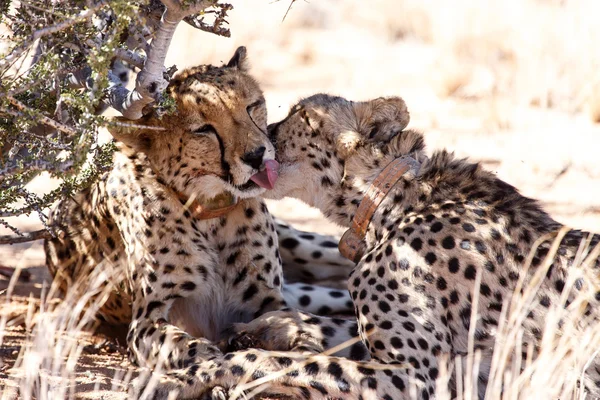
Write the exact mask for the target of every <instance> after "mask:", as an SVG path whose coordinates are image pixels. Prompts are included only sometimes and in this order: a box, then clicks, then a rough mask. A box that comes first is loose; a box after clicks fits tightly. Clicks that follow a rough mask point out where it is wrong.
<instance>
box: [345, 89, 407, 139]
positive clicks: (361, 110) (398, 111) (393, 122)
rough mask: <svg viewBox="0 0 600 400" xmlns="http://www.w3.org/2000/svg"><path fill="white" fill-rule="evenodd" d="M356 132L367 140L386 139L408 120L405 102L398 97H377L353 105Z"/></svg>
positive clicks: (399, 129) (398, 130) (402, 127)
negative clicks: (356, 126)
mask: <svg viewBox="0 0 600 400" xmlns="http://www.w3.org/2000/svg"><path fill="white" fill-rule="evenodd" d="M354 109H355V113H356V119H357V123H358V132H359V133H360V134H361V135H363V137H365V139H366V140H367V141H387V140H389V139H390V138H391V137H393V136H394V135H396V134H397V133H399V132H401V131H402V130H403V129H404V128H406V126H407V125H408V122H409V121H410V114H409V112H408V108H407V107H406V103H405V102H404V100H402V99H401V98H400V97H379V98H377V99H374V100H369V101H366V102H361V103H356V104H355V106H354Z"/></svg>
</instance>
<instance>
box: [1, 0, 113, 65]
mask: <svg viewBox="0 0 600 400" xmlns="http://www.w3.org/2000/svg"><path fill="white" fill-rule="evenodd" d="M105 5H106V3H105V2H103V1H101V2H100V3H98V4H95V5H94V6H93V7H91V8H88V9H87V10H83V11H81V12H80V13H79V14H77V15H76V16H74V17H73V18H71V19H68V20H66V21H63V22H61V23H58V24H56V25H52V26H48V27H46V28H42V29H39V30H37V31H35V32H33V34H32V35H31V38H30V39H29V40H26V41H24V42H23V43H22V44H21V45H20V46H17V47H16V48H14V49H13V50H12V51H11V52H10V54H9V55H7V56H6V57H5V58H4V60H2V61H0V67H4V66H5V65H7V64H8V63H11V62H12V61H14V60H15V59H17V58H19V57H20V56H21V54H23V52H24V51H25V49H26V48H27V47H28V46H29V45H30V44H31V43H33V42H35V41H36V40H38V39H40V38H42V37H44V36H48V35H52V34H54V33H57V32H60V31H63V30H65V29H68V28H70V27H72V26H73V25H75V24H78V23H79V22H82V21H85V20H87V19H89V18H91V17H93V16H94V14H95V13H96V11H98V10H99V9H100V8H102V7H104V6H105Z"/></svg>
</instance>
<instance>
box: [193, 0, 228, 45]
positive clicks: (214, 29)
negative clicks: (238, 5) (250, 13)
mask: <svg viewBox="0 0 600 400" xmlns="http://www.w3.org/2000/svg"><path fill="white" fill-rule="evenodd" d="M219 6H220V9H219V10H214V11H207V12H205V13H200V14H196V15H190V16H188V17H185V18H184V19H183V20H184V21H185V22H187V23H188V24H189V25H191V26H193V27H194V28H196V29H199V30H201V31H204V32H210V33H214V34H215V35H219V36H224V37H230V36H231V31H230V30H229V29H228V28H225V27H223V26H222V25H223V24H225V23H227V21H226V20H225V18H227V12H228V11H230V10H232V9H233V6H232V5H231V4H219ZM206 14H215V19H214V21H213V23H212V24H210V25H209V24H207V23H205V22H204V15H206Z"/></svg>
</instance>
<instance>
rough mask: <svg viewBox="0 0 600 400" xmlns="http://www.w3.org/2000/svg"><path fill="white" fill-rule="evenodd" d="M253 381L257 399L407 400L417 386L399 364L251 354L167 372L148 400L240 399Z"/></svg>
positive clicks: (260, 351)
mask: <svg viewBox="0 0 600 400" xmlns="http://www.w3.org/2000/svg"><path fill="white" fill-rule="evenodd" d="M258 380H262V382H265V383H266V384H265V385H264V386H263V387H262V392H261V393H260V394H261V395H262V396H267V397H269V398H273V397H275V398H281V397H283V398H305V399H321V398H337V399H344V400H350V399H352V400H358V399H364V400H374V399H385V400H391V399H409V398H411V397H410V396H409V394H410V390H411V389H412V388H413V387H414V388H415V389H417V391H418V390H419V389H420V388H421V387H422V383H421V382H419V381H418V380H417V379H413V378H411V376H410V370H407V367H406V366H402V365H382V364H379V363H375V362H357V361H352V360H347V359H344V358H338V357H329V356H324V355H315V356H311V357H308V358H307V357H306V356H305V355H303V354H299V353H294V352H269V351H263V350H257V349H252V350H246V351H239V352H234V353H229V354H227V355H226V356H224V357H222V358H219V359H216V360H212V361H206V362H203V363H201V364H198V365H191V366H189V367H185V368H180V369H177V370H172V371H170V372H169V373H167V374H166V376H164V377H163V378H162V379H161V380H160V382H159V385H158V388H157V390H155V391H154V392H153V398H161V399H162V398H168V396H169V394H170V392H171V391H177V393H178V394H177V398H183V399H187V398H197V397H198V396H201V397H200V398H201V399H211V400H213V399H218V400H222V399H241V398H244V397H243V396H244V395H248V394H249V393H250V392H252V391H253V390H255V389H256V388H257V387H258V386H259V384H260V383H261V381H258ZM255 381H256V382H255ZM144 386H145V382H144V383H143V384H142V382H140V388H142V389H143V387H144ZM132 394H133V395H135V396H136V398H138V397H139V395H138V394H137V393H132ZM254 394H256V393H254Z"/></svg>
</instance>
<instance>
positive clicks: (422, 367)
mask: <svg viewBox="0 0 600 400" xmlns="http://www.w3.org/2000/svg"><path fill="white" fill-rule="evenodd" d="M408 120H409V118H408V111H407V109H406V106H405V104H404V102H403V101H402V100H401V99H400V98H394V97H392V98H379V99H375V100H372V101H367V102H352V101H348V100H345V99H343V98H340V97H333V96H328V95H315V96H312V97H309V98H307V99H305V100H302V101H300V103H299V104H297V105H296V106H294V107H293V108H292V110H291V111H290V113H289V115H288V116H287V117H286V118H285V119H284V120H283V121H281V122H279V123H276V124H273V125H271V126H270V128H269V131H270V134H271V136H272V139H273V141H274V142H275V143H276V150H277V158H278V160H279V162H280V163H281V171H280V180H279V182H278V184H277V185H276V187H275V189H274V190H273V191H270V192H269V193H267V195H268V196H270V197H273V198H280V197H284V196H291V197H296V198H298V199H301V200H303V201H305V202H306V203H308V204H309V205H312V206H315V207H318V208H319V209H320V210H321V211H322V212H323V213H324V214H325V215H326V216H328V217H329V219H331V220H332V221H334V222H336V223H338V224H340V225H342V226H347V227H348V226H350V224H351V221H352V218H353V216H354V214H355V212H356V210H357V207H358V205H359V204H360V202H361V200H362V198H363V195H364V193H365V191H366V190H367V188H368V187H369V185H370V184H371V182H372V181H373V180H374V178H375V177H376V176H377V175H378V174H379V173H380V172H381V170H382V169H383V168H384V167H385V166H386V165H388V164H389V163H390V162H391V161H392V160H394V159H396V158H398V157H412V158H413V159H415V160H417V161H419V162H420V164H421V167H420V170H419V171H418V172H417V171H414V170H413V171H411V172H410V173H407V174H406V175H404V176H403V177H402V178H401V179H400V180H399V181H398V182H397V183H396V184H395V185H394V186H393V187H392V189H391V190H390V192H389V194H388V195H387V196H386V198H385V199H384V200H383V202H382V203H381V205H380V206H379V207H378V209H377V211H376V212H375V214H374V216H373V218H372V220H371V223H370V225H369V229H368V233H367V236H366V240H365V241H366V244H367V251H366V253H365V254H364V256H363V257H362V259H361V260H360V262H359V263H358V264H357V265H356V267H355V268H354V270H353V271H352V273H351V275H350V278H349V281H348V289H349V291H350V293H351V296H352V299H353V301H354V306H355V314H356V317H357V319H358V323H359V332H360V335H361V338H362V342H363V343H364V345H365V346H366V348H367V349H368V353H369V355H370V357H371V358H372V359H373V360H374V362H377V363H379V364H380V365H381V367H387V368H391V367H392V366H394V365H398V364H400V365H406V364H409V365H410V366H411V369H412V372H413V373H414V377H415V379H416V381H417V382H418V391H417V393H418V397H419V398H421V399H430V398H432V397H433V396H434V392H435V384H436V378H437V377H438V376H439V374H440V357H442V356H446V357H449V358H450V359H453V358H454V357H455V356H457V355H465V354H466V353H467V350H468V347H467V338H468V337H469V330H470V328H471V326H470V324H471V314H472V312H473V309H472V307H473V299H472V293H474V290H477V292H478V296H479V297H478V298H479V307H478V309H477V313H478V319H477V325H476V327H475V329H474V332H475V335H474V339H475V348H476V349H479V350H480V351H481V352H482V360H481V367H480V375H479V380H478V382H479V384H480V389H479V393H480V394H481V396H483V394H484V393H485V386H486V383H487V379H488V376H487V374H488V372H489V368H490V363H491V357H492V352H493V348H494V339H495V334H496V332H497V328H498V324H499V321H500V316H501V311H502V306H503V303H504V302H507V301H509V300H510V298H511V297H512V295H513V292H514V290H515V288H516V286H517V282H519V280H520V279H522V280H523V283H524V284H525V285H527V283H528V282H530V281H531V279H532V276H533V275H534V274H535V272H536V271H538V270H539V268H540V267H541V265H542V262H543V260H544V259H545V257H546V256H547V255H548V254H549V249H550V247H551V245H552V242H553V238H554V237H556V235H557V232H558V231H559V230H560V229H561V228H562V225H561V224H559V223H558V222H556V221H555V220H553V219H552V218H551V217H550V216H549V215H548V214H547V213H545V212H544V211H543V210H542V208H541V207H540V206H539V204H538V203H537V202H536V201H534V200H532V199H529V198H526V197H524V196H522V195H521V194H519V192H518V191H517V190H516V189H515V188H514V187H512V186H511V185H509V184H507V183H506V182H504V181H502V180H501V179H499V178H498V177H496V176H495V175H494V174H492V173H490V172H488V171H486V170H484V169H483V168H482V167H481V166H480V165H479V164H477V163H473V162H470V161H468V160H465V159H458V158H456V157H455V156H454V155H453V154H452V153H449V152H447V151H436V152H434V153H433V154H432V155H431V157H427V155H426V153H425V151H424V148H425V145H424V139H423V135H422V134H420V133H418V132H415V131H413V130H406V129H405V128H406V126H407V124H408ZM536 241H539V243H540V245H539V247H537V249H536V250H535V252H534V254H533V257H532V262H531V266H530V267H529V268H528V269H527V268H526V258H527V256H528V254H529V252H530V250H531V249H532V246H533V244H534V243H535V242H536ZM586 242H587V243H589V247H587V249H586V250H585V251H584V252H583V254H582V256H589V257H591V258H590V260H589V264H588V268H590V269H592V270H593V271H594V273H593V274H592V275H596V274H597V270H598V268H600V258H599V257H598V250H600V245H599V242H600V235H594V234H590V233H586V232H581V231H578V230H570V231H568V232H567V233H566V235H565V236H564V238H563V239H562V241H560V246H559V247H558V251H557V253H556V255H555V257H553V258H552V259H551V260H550V261H551V266H550V268H549V269H548V271H547V273H546V274H545V278H544V279H543V281H542V283H541V287H540V290H539V291H538V292H537V294H536V296H537V298H536V301H535V302H534V305H533V307H532V308H531V311H530V312H529V314H528V315H527V318H526V319H525V321H524V322H523V327H524V330H525V335H524V337H523V342H524V343H526V342H529V343H533V344H534V354H535V348H537V346H538V345H539V343H540V340H541V335H542V332H543V329H544V323H545V317H546V315H547V312H548V308H549V307H550V305H552V304H556V303H557V302H559V301H560V297H561V295H563V293H562V292H563V290H568V292H566V293H565V294H566V298H567V303H566V305H568V304H569V302H570V301H571V300H572V299H573V297H574V296H575V294H576V292H577V291H583V290H585V291H588V292H589V291H590V290H591V291H592V293H590V296H589V297H590V300H589V301H590V303H589V305H588V306H587V309H586V315H587V317H589V318H592V319H594V320H597V319H598V318H599V317H600V314H599V312H598V311H597V310H598V300H600V292H597V293H594V292H593V287H597V286H594V285H593V284H590V282H589V281H588V280H587V279H586V278H585V273H582V272H581V269H579V268H573V263H574V260H575V257H576V254H577V252H578V249H580V245H582V244H583V245H585V243H586ZM584 248H585V246H584V247H582V249H584ZM594 249H595V250H594ZM593 251H596V253H595V255H594V253H593ZM568 273H574V274H578V273H579V274H581V276H580V277H579V279H577V280H576V281H575V285H574V287H572V288H567V289H565V287H566V280H567V278H566V277H567V274H568ZM478 276H479V277H480V279H481V281H480V282H481V283H480V285H479V286H478V288H476V286H475V283H476V281H477V278H478ZM587 276H588V278H589V276H590V275H589V274H588V275H587ZM278 316H279V317H278ZM278 318H282V319H283V320H284V321H286V322H285V324H282V326H278V325H276V324H273V323H271V325H270V327H269V328H267V323H268V321H277V319H278ZM312 322H313V323H314V324H315V325H318V326H322V327H329V326H332V325H330V324H331V322H330V321H329V320H328V319H326V318H317V319H315V320H313V321H312ZM283 325H285V326H283ZM293 326H294V321H292V320H291V319H290V318H289V315H288V314H287V312H285V311H283V312H282V311H276V312H272V313H268V314H265V315H263V316H261V317H259V318H258V319H257V320H255V321H252V322H250V323H248V324H239V325H237V326H236V327H237V330H238V331H239V332H242V333H243V335H244V337H245V338H248V337H250V338H252V340H253V343H254V344H255V345H257V346H264V347H265V348H269V349H271V350H286V349H288V348H289V343H293V341H290V339H289V334H288V333H289V332H291V331H292V333H294V332H293V331H294V328H293ZM333 328H334V329H335V327H333ZM299 330H300V332H297V333H296V334H297V336H299V337H302V338H304V339H305V336H306V333H305V330H304V329H299ZM327 331H329V329H326V331H324V332H320V333H319V332H317V331H313V332H311V335H314V337H312V339H311V340H312V342H313V343H316V345H315V346H314V347H315V350H316V351H321V350H322V349H323V346H322V345H319V340H321V339H323V338H326V337H327ZM368 332H372V334H370V335H368ZM329 334H331V335H335V332H334V331H329ZM286 335H287V336H286ZM284 337H286V341H283V340H281V339H279V340H278V338H284ZM305 340H306V339H305ZM357 349H360V348H357ZM357 351H360V350H357ZM516 356H517V357H521V354H518V355H516ZM525 356H526V355H525V354H523V357H525ZM355 358H358V359H361V358H362V359H364V357H362V355H361V356H359V357H355ZM584 361H585V360H584ZM359 365H360V364H357V365H356V366H352V364H351V362H350V361H349V362H348V363H347V364H345V365H344V368H348V371H352V370H355V369H357V368H358V369H360V368H361V367H360V366H359ZM523 365H525V363H523ZM599 370H600V363H598V362H596V363H592V365H591V366H590V367H589V368H587V371H586V372H587V376H586V386H587V389H588V390H589V391H590V395H591V396H592V397H594V398H595V397H597V396H598V395H599V394H600V392H599V391H598V387H600V375H599V374H598V372H597V371H599ZM346 372H347V371H346V370H342V372H340V375H342V374H344V373H346ZM348 373H350V372H348ZM389 375H390V374H389V372H386V371H385V370H381V369H376V370H374V371H373V372H372V374H371V375H370V376H369V379H372V383H373V387H375V388H376V391H377V396H378V398H393V399H400V398H409V389H408V386H406V385H403V386H402V387H399V386H396V387H393V386H392V387H390V386H389V385H388V382H389ZM380 382H381V383H384V384H383V385H381V386H378V384H379V383H380ZM334 396H339V395H338V393H336V394H335V395H334ZM386 396H387V397H386ZM340 397H341V398H354V397H353V396H348V397H346V395H343V396H340ZM411 398H412V397H411Z"/></svg>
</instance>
